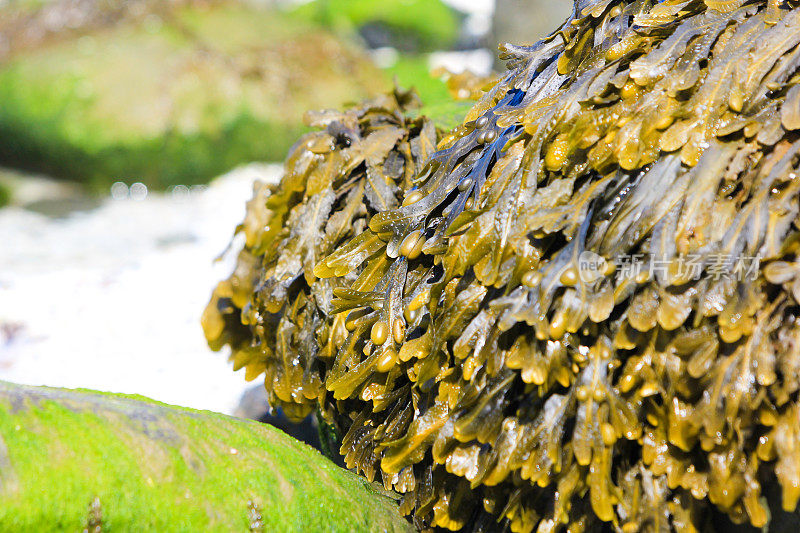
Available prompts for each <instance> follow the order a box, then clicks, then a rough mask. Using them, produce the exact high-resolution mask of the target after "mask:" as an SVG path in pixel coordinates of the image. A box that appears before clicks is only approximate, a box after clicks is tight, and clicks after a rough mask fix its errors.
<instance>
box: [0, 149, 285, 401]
mask: <svg viewBox="0 0 800 533" xmlns="http://www.w3.org/2000/svg"><path fill="white" fill-rule="evenodd" d="M279 173H280V167H279V166H275V165H251V166H247V167H244V168H241V169H238V170H235V171H233V172H231V173H229V174H227V175H225V176H223V177H221V178H219V179H217V180H216V181H214V182H213V183H212V184H211V185H210V186H209V187H208V188H205V189H200V190H197V189H196V190H192V191H189V190H182V189H180V190H179V191H176V194H170V193H165V194H152V193H150V194H147V195H146V196H144V197H141V195H139V196H135V197H136V198H138V199H133V198H131V196H130V195H127V196H124V195H123V198H122V199H112V198H111V197H109V198H108V199H106V200H104V201H102V202H101V203H100V205H98V206H96V207H95V206H91V205H85V206H81V209H80V210H74V209H71V208H70V206H68V205H59V204H58V203H57V202H56V204H54V206H50V207H49V208H48V209H45V210H44V213H46V214H43V213H42V212H41V211H42V210H41V209H40V210H39V211H40V212H36V211H33V210H30V209H23V208H20V207H8V208H4V209H0V236H2V241H3V243H2V245H0V379H1V380H7V381H13V382H17V383H26V384H33V385H51V386H63V387H86V388H92V389H98V390H106V391H113V392H125V393H136V394H142V395H144V396H148V397H151V398H154V399H157V400H161V401H164V402H167V403H172V404H177V405H184V406H188V407H194V408H200V409H210V410H214V411H220V412H224V413H231V412H233V410H234V407H235V406H236V404H237V402H238V400H239V398H240V396H241V394H242V392H243V391H244V390H245V388H246V387H247V384H246V383H245V381H244V376H243V375H242V374H234V373H233V372H232V371H231V369H230V364H229V363H228V362H227V359H226V354H224V353H214V352H211V351H210V350H209V349H208V347H207V346H206V344H205V339H204V337H203V332H202V330H201V328H200V314H201V313H202V311H203V308H204V306H205V304H206V301H207V299H208V296H209V295H210V293H211V290H212V289H213V287H214V285H215V283H216V282H217V281H218V280H220V279H222V278H224V277H226V276H227V274H228V273H229V271H230V269H231V268H232V261H231V259H233V258H232V257H227V258H225V259H223V260H222V261H220V262H217V263H214V258H215V257H216V256H218V255H219V254H220V253H221V252H222V251H223V250H224V249H225V248H226V246H227V245H228V242H229V241H230V238H231V233H232V230H233V228H234V227H235V226H236V224H238V222H239V221H240V220H241V219H242V217H243V215H244V206H245V202H246V200H247V199H249V197H250V195H251V191H252V182H253V181H254V180H255V179H261V180H277V178H278V176H279ZM92 207H94V208H92ZM86 209H88V210H86Z"/></svg>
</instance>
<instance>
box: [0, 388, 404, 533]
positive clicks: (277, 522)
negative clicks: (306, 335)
mask: <svg viewBox="0 0 800 533" xmlns="http://www.w3.org/2000/svg"><path fill="white" fill-rule="evenodd" d="M0 479H2V484H0V497H2V501H3V504H2V505H1V506H0V529H2V530H3V531H52V530H65V531H81V530H84V531H85V530H91V529H94V528H98V529H97V530H98V531H99V530H103V531H104V530H106V528H109V529H114V530H117V531H235V530H238V531H246V530H248V528H249V531H323V530H325V531H353V530H358V531H413V529H412V527H411V525H410V524H409V523H407V522H406V521H405V520H403V519H402V518H401V516H400V514H399V513H398V511H397V505H396V503H395V501H393V500H392V498H390V497H388V495H387V494H386V493H385V492H384V491H380V492H378V491H377V489H374V488H373V487H372V486H371V485H370V484H368V483H367V482H365V481H363V480H362V479H360V478H359V477H357V476H356V475H355V474H353V473H351V472H348V471H346V470H343V469H341V468H339V467H337V466H335V465H334V464H333V463H331V462H330V461H328V460H327V459H325V458H324V457H322V456H321V455H320V454H319V453H317V452H316V451H314V450H312V449H311V448H309V447H308V446H306V445H304V444H300V443H298V442H297V441H295V440H293V439H291V438H289V437H287V436H286V435H284V434H282V433H281V432H279V431H276V430H275V429H273V428H271V427H269V426H267V425H264V424H257V423H254V422H250V421H244V420H239V419H236V418H231V417H227V416H224V415H219V414H216V413H210V412H202V411H193V410H190V409H182V408H177V407H171V406H168V405H165V404H161V403H157V402H153V401H151V400H147V399H146V398H142V397H137V396H124V395H113V394H105V393H99V392H92V391H86V390H66V389H51V388H44V387H28V386H23V385H14V384H10V383H0Z"/></svg>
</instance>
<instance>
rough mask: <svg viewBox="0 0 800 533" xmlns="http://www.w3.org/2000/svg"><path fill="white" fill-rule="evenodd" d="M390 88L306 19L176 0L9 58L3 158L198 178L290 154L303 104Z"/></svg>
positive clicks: (102, 176) (62, 168)
mask: <svg viewBox="0 0 800 533" xmlns="http://www.w3.org/2000/svg"><path fill="white" fill-rule="evenodd" d="M386 84H387V80H386V76H385V74H384V73H382V72H381V71H379V70H378V69H377V68H376V67H374V66H373V65H372V63H370V62H369V61H368V60H367V59H365V58H364V57H363V56H362V55H361V54H360V53H359V52H358V51H357V50H356V49H354V48H353V47H352V46H349V45H347V44H345V43H342V42H341V41H340V40H338V39H336V38H334V37H332V36H331V35H330V34H327V33H325V32H322V31H320V30H319V28H318V27H316V26H314V25H313V24H311V23H309V22H308V21H305V20H304V19H302V17H298V16H294V15H289V14H286V13H281V12H278V11H275V10H264V9H259V8H255V7H249V6H245V5H240V4H237V3H224V4H215V5H214V6H213V7H208V6H205V7H203V6H198V5H182V6H180V7H176V8H175V9H173V10H171V11H168V12H161V13H160V14H159V15H158V16H156V15H155V14H153V15H152V16H149V17H140V18H137V19H126V20H123V21H121V22H119V23H116V24H113V25H111V26H109V27H105V28H99V29H97V28H95V29H93V30H91V31H89V32H88V33H87V34H85V35H83V36H80V37H76V36H74V35H73V34H70V35H69V36H66V37H64V38H63V39H56V40H55V42H49V43H47V44H43V45H41V46H38V47H36V48H35V49H33V50H22V51H20V52H19V53H16V54H14V55H13V56H12V57H11V59H9V60H8V61H6V62H5V63H4V64H3V65H2V67H0V101H1V102H2V103H3V105H2V106H0V140H2V142H0V161H2V162H4V163H5V164H10V165H15V166H20V167H27V168H31V169H33V170H38V171H44V172H47V173H50V174H53V175H57V176H63V177H68V178H73V179H78V180H81V181H86V182H88V183H89V184H91V185H93V186H94V187H95V188H102V187H105V186H107V185H108V184H109V183H112V182H114V181H117V180H122V181H127V182H134V181H141V182H144V183H145V184H147V185H148V186H151V187H157V188H165V187H168V186H170V185H174V184H178V183H183V184H193V183H202V182H206V181H208V180H209V179H210V178H211V177H213V176H215V175H218V174H220V173H222V172H224V171H225V170H227V169H229V168H231V167H233V166H235V165H237V164H239V163H242V162H247V161H253V160H279V159H282V158H283V157H284V155H285V152H286V150H287V149H288V148H289V146H290V145H291V143H292V142H293V140H294V139H295V138H297V136H298V135H299V134H300V133H301V132H302V131H304V127H303V126H302V123H301V117H302V114H303V112H304V111H305V110H306V109H316V108H325V107H333V106H340V105H342V104H343V103H345V102H349V101H353V100H358V99H360V98H363V97H365V96H368V95H370V94H372V93H373V92H375V91H377V90H379V89H383V88H385V87H386Z"/></svg>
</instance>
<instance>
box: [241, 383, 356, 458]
mask: <svg viewBox="0 0 800 533" xmlns="http://www.w3.org/2000/svg"><path fill="white" fill-rule="evenodd" d="M233 414H234V416H238V417H240V418H247V419H250V420H256V421H258V422H262V423H265V424H269V425H270V426H272V427H274V428H276V429H279V430H281V431H283V432H284V433H286V434H287V435H289V436H290V437H293V438H295V439H297V440H299V441H300V442H304V443H306V444H308V445H309V446H311V447H312V448H314V449H315V450H319V451H320V452H322V453H324V454H325V455H329V456H330V455H333V457H331V459H332V460H333V461H334V462H335V463H336V464H338V465H339V466H343V465H344V463H343V461H342V457H341V456H340V455H339V453H338V448H337V449H336V450H331V449H330V448H331V447H330V446H327V449H326V447H323V446H322V444H321V443H320V431H319V422H318V421H317V418H316V417H315V416H314V415H308V416H307V417H305V418H304V419H303V420H301V421H300V422H293V421H292V420H289V418H288V417H287V416H286V414H285V413H284V412H283V409H281V408H280V407H277V408H275V409H270V406H269V403H268V402H267V390H266V388H264V384H263V383H259V384H258V385H254V386H252V387H250V388H249V389H247V390H246V391H245V392H244V394H242V399H241V400H240V401H239V405H237V406H236V410H235V411H234V412H233ZM326 444H327V443H326ZM332 451H333V452H335V453H334V454H331V452H332Z"/></svg>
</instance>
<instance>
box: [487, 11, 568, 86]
mask: <svg viewBox="0 0 800 533" xmlns="http://www.w3.org/2000/svg"><path fill="white" fill-rule="evenodd" d="M571 12H572V2H552V1H548V0H496V1H495V8H494V16H493V17H492V29H491V33H490V35H489V40H490V41H491V42H492V43H494V46H495V47H496V46H497V45H499V44H502V43H514V44H533V43H535V42H537V41H538V40H539V39H542V38H544V37H547V36H548V35H549V34H550V33H551V32H552V31H553V28H556V27H558V25H559V24H561V23H562V22H563V21H564V20H565V19H566V18H567V16H569V14H570V13H571ZM496 66H497V67H498V69H499V70H500V71H501V72H502V71H504V70H505V64H504V63H503V62H501V61H499V60H498V61H497V63H496Z"/></svg>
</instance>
